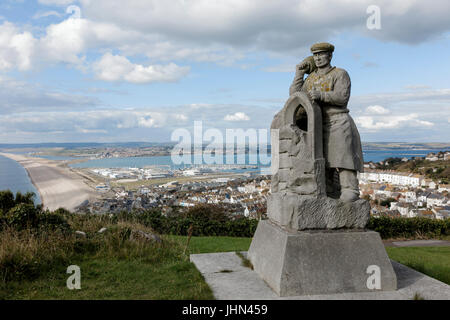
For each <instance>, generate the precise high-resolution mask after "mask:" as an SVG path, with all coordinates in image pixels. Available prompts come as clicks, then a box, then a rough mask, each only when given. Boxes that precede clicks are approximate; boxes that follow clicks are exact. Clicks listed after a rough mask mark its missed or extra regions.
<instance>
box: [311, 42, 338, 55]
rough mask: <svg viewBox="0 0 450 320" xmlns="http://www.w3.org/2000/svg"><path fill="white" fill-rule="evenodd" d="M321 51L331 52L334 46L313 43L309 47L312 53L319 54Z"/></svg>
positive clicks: (325, 43)
mask: <svg viewBox="0 0 450 320" xmlns="http://www.w3.org/2000/svg"><path fill="white" fill-rule="evenodd" d="M321 51H329V52H333V51H334V46H333V45H332V44H331V43H328V42H319V43H315V44H313V45H312V46H311V52H312V53H315V52H321Z"/></svg>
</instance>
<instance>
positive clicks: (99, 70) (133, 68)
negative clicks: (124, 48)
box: [94, 53, 189, 83]
mask: <svg viewBox="0 0 450 320" xmlns="http://www.w3.org/2000/svg"><path fill="white" fill-rule="evenodd" d="M94 71H95V73H96V76H97V78H98V79H101V80H105V81H128V82H132V83H148V82H173V81H177V80H179V79H180V78H182V77H184V76H186V75H187V74H188V73H189V67H180V66H177V65H176V64H174V63H169V64H167V65H149V66H143V65H140V64H133V63H131V62H130V61H129V60H128V59H127V58H126V57H123V56H120V55H112V54H111V53H106V54H105V55H103V56H102V58H101V59H100V60H99V61H97V62H96V63H94Z"/></svg>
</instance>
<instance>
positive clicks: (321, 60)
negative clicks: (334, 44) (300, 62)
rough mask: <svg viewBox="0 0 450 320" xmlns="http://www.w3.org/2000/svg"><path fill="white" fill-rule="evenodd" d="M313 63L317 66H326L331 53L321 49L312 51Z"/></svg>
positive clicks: (329, 60)
mask: <svg viewBox="0 0 450 320" xmlns="http://www.w3.org/2000/svg"><path fill="white" fill-rule="evenodd" d="M313 57H314V63H315V64H316V66H317V67H318V68H322V67H325V66H327V65H328V64H329V63H330V62H331V57H332V53H331V52H328V51H321V52H316V53H313Z"/></svg>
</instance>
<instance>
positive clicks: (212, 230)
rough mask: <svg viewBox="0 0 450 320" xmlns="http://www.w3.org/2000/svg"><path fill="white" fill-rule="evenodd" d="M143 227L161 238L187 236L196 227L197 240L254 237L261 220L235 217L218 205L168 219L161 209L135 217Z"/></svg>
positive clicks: (198, 207)
mask: <svg viewBox="0 0 450 320" xmlns="http://www.w3.org/2000/svg"><path fill="white" fill-rule="evenodd" d="M134 218H135V219H136V220H137V221H138V222H139V223H142V224H144V225H146V226H148V227H151V228H152V229H153V230H155V231H156V232H158V233H161V234H174V235H182V236H185V235H187V234H188V229H189V227H190V226H191V225H192V227H193V232H192V235H193V236H230V237H252V236H253V234H254V232H255V230H256V226H257V224H258V221H257V220H252V219H248V218H246V217H234V216H232V215H231V214H230V213H229V212H227V211H226V210H225V209H224V208H223V207H220V206H217V205H198V206H195V207H192V208H190V209H189V210H187V211H186V212H184V213H179V214H171V215H169V216H164V215H162V214H161V211H159V210H157V209H153V210H148V211H145V212H143V213H139V214H137V215H136V216H135V217H134Z"/></svg>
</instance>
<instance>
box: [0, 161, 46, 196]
mask: <svg viewBox="0 0 450 320" xmlns="http://www.w3.org/2000/svg"><path fill="white" fill-rule="evenodd" d="M7 189H9V190H11V191H12V192H13V193H14V194H16V192H18V191H20V192H21V193H26V192H28V191H31V192H34V194H35V195H36V196H35V198H34V203H35V204H40V203H41V198H40V197H39V192H38V191H37V189H36V188H35V187H34V185H33V184H32V183H31V180H30V177H29V176H28V173H27V171H26V170H25V168H24V167H22V165H20V164H19V163H18V162H17V161H14V160H12V159H9V158H6V157H4V156H0V190H7Z"/></svg>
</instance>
